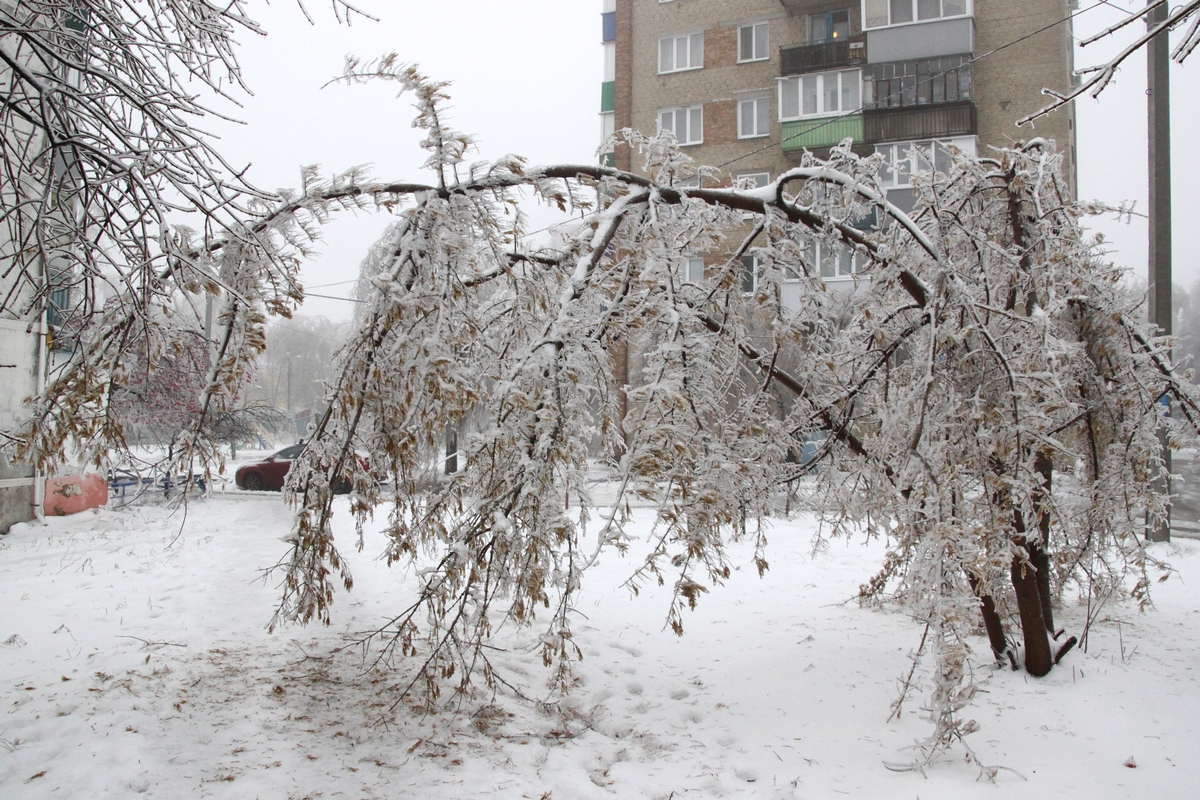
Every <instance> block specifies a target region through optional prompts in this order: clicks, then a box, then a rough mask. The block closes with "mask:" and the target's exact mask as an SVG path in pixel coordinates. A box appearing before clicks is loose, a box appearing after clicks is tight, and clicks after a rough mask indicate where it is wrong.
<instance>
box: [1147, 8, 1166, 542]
mask: <svg viewBox="0 0 1200 800" xmlns="http://www.w3.org/2000/svg"><path fill="white" fill-rule="evenodd" d="M1151 2H1153V0H1147V4H1150V3H1151ZM1167 10H1168V4H1167V3H1163V4H1162V5H1160V6H1158V7H1157V8H1155V9H1152V10H1151V11H1149V12H1147V14H1146V26H1147V27H1148V28H1153V27H1154V26H1156V25H1159V24H1161V23H1162V22H1163V21H1164V20H1165V19H1166V18H1167ZM1146 54H1147V63H1146V77H1147V85H1146V98H1147V101H1148V111H1149V115H1148V122H1149V125H1148V128H1147V138H1148V140H1149V144H1150V147H1149V150H1150V170H1149V174H1150V259H1149V261H1150V274H1149V283H1150V292H1149V305H1150V321H1151V322H1153V323H1154V324H1155V325H1157V326H1158V335H1159V336H1169V335H1170V334H1171V85H1170V73H1169V71H1168V67H1169V66H1170V63H1171V61H1170V40H1169V39H1168V38H1167V34H1166V32H1165V31H1164V32H1163V33H1161V34H1159V35H1158V36H1155V37H1154V38H1153V39H1151V40H1150V44H1149V46H1148V47H1147V48H1146ZM1167 408H1168V409H1169V408H1170V406H1169V405H1168V406H1167ZM1159 440H1160V441H1162V443H1163V445H1164V447H1163V458H1164V466H1165V468H1166V474H1164V475H1163V476H1162V477H1161V478H1160V479H1159V480H1160V484H1159V486H1160V488H1162V490H1163V491H1165V492H1167V493H1169V492H1170V491H1171V476H1170V473H1171V451H1170V450H1168V449H1167V448H1166V446H1165V445H1166V431H1165V430H1164V429H1162V428H1160V429H1159ZM1146 538H1147V539H1149V540H1150V541H1152V542H1169V541H1170V540H1171V512H1170V507H1169V506H1168V508H1167V518H1166V519H1165V520H1164V521H1163V522H1162V524H1160V525H1158V526H1156V528H1154V529H1153V530H1151V529H1150V528H1149V527H1147V529H1146Z"/></svg>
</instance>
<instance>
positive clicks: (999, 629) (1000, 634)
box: [967, 572, 1008, 661]
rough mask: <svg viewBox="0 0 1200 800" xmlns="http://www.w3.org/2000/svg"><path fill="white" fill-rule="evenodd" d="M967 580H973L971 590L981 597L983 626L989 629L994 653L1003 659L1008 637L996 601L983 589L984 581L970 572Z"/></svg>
mask: <svg viewBox="0 0 1200 800" xmlns="http://www.w3.org/2000/svg"><path fill="white" fill-rule="evenodd" d="M967 580H969V581H970V582H971V591H973V592H975V596H976V597H978V598H979V606H980V608H979V610H980V613H982V614H983V627H984V628H986V629H987V635H988V642H990V643H991V645H992V653H993V654H994V655H995V656H996V660H997V661H1003V660H1004V654H1005V653H1006V652H1007V651H1008V638H1007V637H1006V636H1005V635H1004V620H1002V619H1000V615H999V614H998V613H996V602H995V601H994V600H992V596H991V595H990V594H986V593H985V592H984V591H983V581H981V580H980V579H979V578H977V577H976V576H975V575H973V574H972V573H970V572H968V573H967Z"/></svg>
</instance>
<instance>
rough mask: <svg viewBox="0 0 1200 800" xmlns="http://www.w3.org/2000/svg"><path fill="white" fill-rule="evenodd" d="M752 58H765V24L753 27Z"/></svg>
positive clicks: (761, 23)
mask: <svg viewBox="0 0 1200 800" xmlns="http://www.w3.org/2000/svg"><path fill="white" fill-rule="evenodd" d="M754 57H755V58H766V57H767V23H765V22H760V23H758V24H757V25H755V26H754Z"/></svg>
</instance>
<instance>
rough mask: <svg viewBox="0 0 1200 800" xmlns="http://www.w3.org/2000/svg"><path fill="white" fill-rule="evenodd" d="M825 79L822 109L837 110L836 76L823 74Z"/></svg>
mask: <svg viewBox="0 0 1200 800" xmlns="http://www.w3.org/2000/svg"><path fill="white" fill-rule="evenodd" d="M824 78H825V80H824V81H823V83H824V84H825V98H824V99H825V108H823V109H822V111H826V112H828V111H837V110H838V76H837V75H836V74H829V75H825V76H824Z"/></svg>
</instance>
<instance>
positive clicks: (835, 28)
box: [808, 8, 850, 44]
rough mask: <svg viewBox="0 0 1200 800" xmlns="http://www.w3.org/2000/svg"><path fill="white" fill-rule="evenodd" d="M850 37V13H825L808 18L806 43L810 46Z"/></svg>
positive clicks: (845, 11)
mask: <svg viewBox="0 0 1200 800" xmlns="http://www.w3.org/2000/svg"><path fill="white" fill-rule="evenodd" d="M849 35H850V11H849V10H848V9H845V8H843V9H842V10H841V11H827V12H826V13H824V14H810V15H809V17H808V41H809V42H810V43H812V44H820V43H821V42H834V41H840V40H842V39H845V38H846V37H848V36H849Z"/></svg>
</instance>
